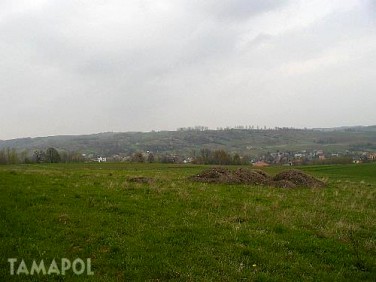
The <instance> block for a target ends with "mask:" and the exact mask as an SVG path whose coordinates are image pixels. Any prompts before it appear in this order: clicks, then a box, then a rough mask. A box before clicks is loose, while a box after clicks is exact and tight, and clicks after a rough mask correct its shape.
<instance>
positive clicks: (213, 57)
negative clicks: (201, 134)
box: [0, 0, 376, 139]
mask: <svg viewBox="0 0 376 282" xmlns="http://www.w3.org/2000/svg"><path fill="white" fill-rule="evenodd" d="M0 106H1V108H0V139H10V138H16V137H26V136H32V137H35V136H46V135H58V134H87V133H96V132H105V131H150V130H174V129H176V128H178V127H185V126H195V125H205V126H209V127H210V128H216V127H224V126H234V125H260V126H264V125H266V126H268V127H269V126H270V127H274V126H294V127H332V126H341V125H371V124H376V1H373V0H301V1H299V0H278V1H277V0H275V1H274V0H207V1H199V0H33V1H29V0H0Z"/></svg>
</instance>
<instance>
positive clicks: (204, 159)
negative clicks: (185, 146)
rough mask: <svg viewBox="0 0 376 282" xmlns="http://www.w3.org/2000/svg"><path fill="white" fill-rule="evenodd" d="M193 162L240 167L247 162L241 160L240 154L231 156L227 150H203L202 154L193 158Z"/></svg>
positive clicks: (243, 159)
mask: <svg viewBox="0 0 376 282" xmlns="http://www.w3.org/2000/svg"><path fill="white" fill-rule="evenodd" d="M193 162H194V163H196V164H214V165H240V164H243V163H245V162H247V160H246V159H245V158H241V157H240V155H239V154H237V153H236V154H234V155H231V154H230V153H228V152H226V151H225V150H214V151H212V150H210V149H207V148H205V149H201V150H200V153H199V154H198V155H197V156H196V154H195V156H194V158H193Z"/></svg>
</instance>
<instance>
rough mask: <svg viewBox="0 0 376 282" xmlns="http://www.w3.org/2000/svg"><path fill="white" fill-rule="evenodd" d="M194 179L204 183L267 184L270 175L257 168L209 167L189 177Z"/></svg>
mask: <svg viewBox="0 0 376 282" xmlns="http://www.w3.org/2000/svg"><path fill="white" fill-rule="evenodd" d="M191 179H192V180H194V181H199V182H206V183H227V184H242V183H243V184H258V185H260V184H264V185H266V184H268V183H269V182H270V181H271V177H270V176H269V175H267V174H266V173H264V172H262V173H261V172H260V171H258V170H249V169H244V168H239V169H237V170H229V169H226V168H222V167H215V168H209V169H206V170H204V171H202V172H201V173H200V174H198V175H195V176H193V177H191Z"/></svg>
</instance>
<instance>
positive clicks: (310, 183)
mask: <svg viewBox="0 0 376 282" xmlns="http://www.w3.org/2000/svg"><path fill="white" fill-rule="evenodd" d="M273 180H274V181H276V182H280V181H288V182H291V183H293V184H295V186H302V187H311V188H316V187H323V186H325V183H324V182H322V181H321V180H318V179H316V178H314V177H313V176H311V175H308V174H306V173H305V172H302V171H300V170H296V169H291V170H285V171H282V172H280V173H278V174H277V175H276V176H274V178H273ZM284 183H286V182H284Z"/></svg>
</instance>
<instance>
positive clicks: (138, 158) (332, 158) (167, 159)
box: [83, 150, 376, 167]
mask: <svg viewBox="0 0 376 282" xmlns="http://www.w3.org/2000/svg"><path fill="white" fill-rule="evenodd" d="M215 152H216V151H213V153H215ZM224 154H228V153H225V152H224ZM228 155H229V154H228ZM236 156H238V158H239V160H238V162H237V163H233V162H230V161H229V162H228V163H221V162H215V161H214V162H213V164H250V165H253V166H256V167H264V166H270V165H284V166H297V165H308V164H346V163H354V164H359V163H365V162H373V161H376V152H354V151H349V150H346V151H345V152H337V153H333V152H331V153H329V152H325V151H324V150H302V151H297V152H280V151H278V152H273V153H266V154H262V155H260V156H257V157H250V156H239V155H238V154H235V155H234V157H235V158H236ZM234 157H232V159H234ZM83 158H84V159H85V160H86V161H93V162H98V163H103V162H140V163H142V162H161V163H180V164H188V163H193V164H194V163H197V164H201V163H205V162H203V161H202V157H201V156H200V154H199V155H198V156H188V157H187V156H182V155H178V154H164V155H158V154H154V153H153V152H150V151H146V152H137V153H134V154H132V155H124V154H115V155H112V156H95V155H93V154H89V155H86V154H83ZM209 164H210V162H209Z"/></svg>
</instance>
